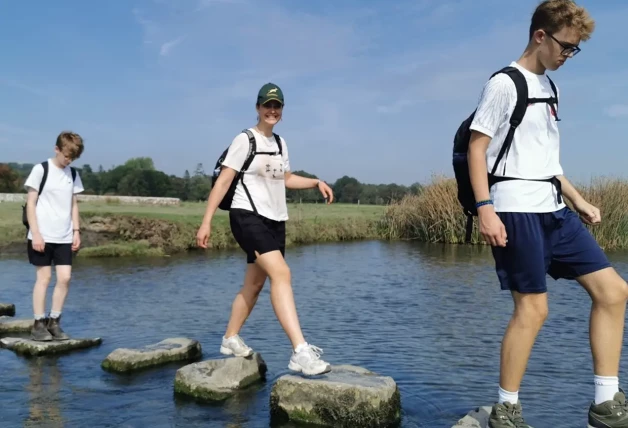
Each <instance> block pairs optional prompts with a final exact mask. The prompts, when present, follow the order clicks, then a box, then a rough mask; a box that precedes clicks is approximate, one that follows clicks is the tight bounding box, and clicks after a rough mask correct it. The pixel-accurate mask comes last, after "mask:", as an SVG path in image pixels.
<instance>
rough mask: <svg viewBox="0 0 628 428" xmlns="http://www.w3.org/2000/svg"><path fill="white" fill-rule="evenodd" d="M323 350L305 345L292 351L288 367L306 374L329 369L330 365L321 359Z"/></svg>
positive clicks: (314, 373) (319, 372)
mask: <svg viewBox="0 0 628 428" xmlns="http://www.w3.org/2000/svg"><path fill="white" fill-rule="evenodd" d="M322 353H323V350H322V349H321V348H317V347H316V346H313V345H309V344H308V345H306V346H304V347H303V349H301V350H300V351H299V352H298V353H297V352H292V357H290V363H289V364H288V368H289V369H290V370H294V371H296V372H302V373H303V374H306V375H310V376H311V375H318V374H323V373H327V372H329V371H331V365H330V364H329V363H327V362H325V361H323V360H321V354H322Z"/></svg>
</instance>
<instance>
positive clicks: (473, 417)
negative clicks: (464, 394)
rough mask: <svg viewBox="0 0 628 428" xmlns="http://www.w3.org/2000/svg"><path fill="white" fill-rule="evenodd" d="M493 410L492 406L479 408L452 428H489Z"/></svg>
mask: <svg viewBox="0 0 628 428" xmlns="http://www.w3.org/2000/svg"><path fill="white" fill-rule="evenodd" d="M491 410H492V407H491V406H484V407H478V408H476V409H474V410H471V411H470V412H469V413H467V415H466V416H465V417H464V418H462V419H460V420H459V421H458V423H457V424H456V425H454V426H452V427H451V428H487V427H488V418H489V417H490V415H491Z"/></svg>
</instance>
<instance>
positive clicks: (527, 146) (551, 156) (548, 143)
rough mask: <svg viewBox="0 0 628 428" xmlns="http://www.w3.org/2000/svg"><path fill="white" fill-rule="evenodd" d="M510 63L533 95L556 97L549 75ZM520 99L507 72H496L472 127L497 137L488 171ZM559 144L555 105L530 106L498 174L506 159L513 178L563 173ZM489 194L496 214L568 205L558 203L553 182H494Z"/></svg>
mask: <svg viewBox="0 0 628 428" xmlns="http://www.w3.org/2000/svg"><path fill="white" fill-rule="evenodd" d="M510 65H511V66H513V67H516V68H518V69H519V70H520V71H521V72H522V73H523V75H524V76H525V78H526V82H527V84H528V98H547V97H553V96H554V92H553V91H552V86H551V84H550V82H549V79H548V78H547V76H546V75H544V74H543V75H538V74H534V73H532V72H530V71H528V70H526V69H525V68H523V67H522V66H520V65H519V64H517V63H516V62H514V61H513V62H512V63H511V64H510ZM557 92H558V89H557ZM558 95H560V93H558ZM516 103H517V89H516V87H515V83H514V82H513V81H512V79H511V78H510V77H509V76H508V75H506V74H503V73H500V74H497V75H496V76H495V77H493V78H492V79H490V80H489V81H488V82H487V83H486V84H485V85H484V89H483V91H482V94H481V96H480V101H479V104H478V108H477V111H476V113H475V117H474V119H473V122H472V123H471V126H470V128H471V129H472V130H475V131H479V132H481V133H483V134H486V135H488V136H489V137H491V138H492V139H491V142H490V144H489V146H488V150H487V152H486V162H487V168H488V171H489V173H490V172H491V171H492V168H493V165H494V163H495V160H496V159H497V155H498V154H499V150H500V149H501V147H502V143H503V141H504V139H505V138H506V134H507V133H508V130H509V129H510V123H509V121H510V117H511V115H512V113H513V111H514V109H515V105H516ZM559 143H560V136H559V132H558V122H557V121H556V118H555V116H554V113H553V112H552V109H551V108H550V105H549V104H548V103H545V102H540V103H535V104H531V105H529V106H528V108H527V110H526V113H525V116H524V117H523V120H522V122H521V124H519V126H518V127H517V128H516V130H515V133H514V138H513V141H512V145H511V146H510V151H509V152H508V155H507V157H506V155H504V157H503V158H502V159H501V161H500V163H499V166H498V167H497V170H496V171H495V175H497V176H499V175H504V174H503V168H504V162H506V174H505V175H506V176H508V177H519V178H532V179H545V178H551V177H553V176H556V175H562V174H563V169H562V167H561V165H560V161H559ZM490 194H491V199H493V203H494V207H495V211H497V212H505V211H510V212H554V211H557V210H559V209H561V208H563V207H564V206H565V204H564V203H560V204H559V203H558V200H557V194H556V188H555V187H554V185H552V184H551V183H548V182H538V181H537V182H535V181H523V180H510V181H503V182H500V183H496V184H495V185H494V186H492V187H491V192H490Z"/></svg>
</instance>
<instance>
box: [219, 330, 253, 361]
mask: <svg viewBox="0 0 628 428" xmlns="http://www.w3.org/2000/svg"><path fill="white" fill-rule="evenodd" d="M220 353H221V354H224V355H235V356H236V357H248V356H250V355H252V354H253V350H252V349H251V348H249V347H248V346H246V343H244V340H242V338H241V337H240V336H239V335H237V334H236V335H235V336H231V337H230V338H228V339H227V338H225V337H223V338H222V344H221V345H220Z"/></svg>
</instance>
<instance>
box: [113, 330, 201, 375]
mask: <svg viewBox="0 0 628 428" xmlns="http://www.w3.org/2000/svg"><path fill="white" fill-rule="evenodd" d="M202 354H203V352H202V350H201V344H200V343H199V342H198V341H197V340H192V339H186V338H184V337H175V338H170V339H166V340H162V341H161V342H158V343H155V344H153V345H148V346H145V347H143V348H138V349H129V348H118V349H116V350H115V351H113V352H112V353H110V354H109V355H108V356H107V358H105V359H104V360H103V362H102V364H101V366H102V368H103V369H104V370H109V371H112V372H129V371H132V370H138V369H143V368H146V367H153V366H158V365H161V364H166V363H169V362H171V361H181V360H195V359H197V358H200V357H201V356H202Z"/></svg>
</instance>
